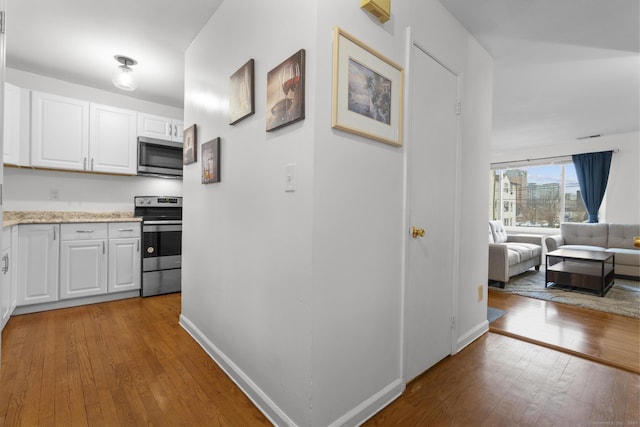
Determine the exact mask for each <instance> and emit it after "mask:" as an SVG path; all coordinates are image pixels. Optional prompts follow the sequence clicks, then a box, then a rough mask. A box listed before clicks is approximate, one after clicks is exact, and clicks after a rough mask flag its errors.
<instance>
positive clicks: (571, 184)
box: [489, 161, 588, 228]
mask: <svg viewBox="0 0 640 427" xmlns="http://www.w3.org/2000/svg"><path fill="white" fill-rule="evenodd" d="M530 163H531V162H530V161H527V164H523V165H522V166H520V165H517V164H515V165H506V166H502V167H495V168H493V169H492V170H491V171H490V178H489V183H490V186H491V193H490V194H491V204H490V206H491V211H490V212H489V218H490V219H499V220H502V222H503V223H504V225H505V226H515V227H542V228H558V227H559V226H560V223H561V222H585V221H587V219H588V215H587V210H586V209H585V207H584V203H583V201H582V197H581V196H580V186H579V185H578V179H577V177H576V170H575V167H574V165H573V163H571V162H570V161H564V162H562V163H560V164H535V165H529V164H530ZM500 189H502V191H500Z"/></svg>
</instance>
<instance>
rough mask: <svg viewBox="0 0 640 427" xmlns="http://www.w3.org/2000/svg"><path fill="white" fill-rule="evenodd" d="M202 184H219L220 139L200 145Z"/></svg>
mask: <svg viewBox="0 0 640 427" xmlns="http://www.w3.org/2000/svg"><path fill="white" fill-rule="evenodd" d="M200 160H201V164H202V183H203V184H211V183H213V182H220V138H215V139H212V140H211V141H207V142H205V143H204V144H202V156H201V158H200Z"/></svg>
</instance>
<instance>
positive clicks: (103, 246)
mask: <svg viewBox="0 0 640 427" xmlns="http://www.w3.org/2000/svg"><path fill="white" fill-rule="evenodd" d="M102 253H103V254H104V240H103V241H102Z"/></svg>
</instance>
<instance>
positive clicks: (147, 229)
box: [142, 224, 182, 233]
mask: <svg viewBox="0 0 640 427" xmlns="http://www.w3.org/2000/svg"><path fill="white" fill-rule="evenodd" d="M163 231H182V224H168V225H146V224H145V225H143V226H142V233H162V232H163Z"/></svg>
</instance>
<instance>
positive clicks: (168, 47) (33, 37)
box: [6, 0, 222, 108]
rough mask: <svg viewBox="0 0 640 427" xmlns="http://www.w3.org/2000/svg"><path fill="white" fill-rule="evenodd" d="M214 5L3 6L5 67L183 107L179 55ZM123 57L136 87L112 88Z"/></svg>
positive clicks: (98, 2) (92, 2)
mask: <svg viewBox="0 0 640 427" xmlns="http://www.w3.org/2000/svg"><path fill="white" fill-rule="evenodd" d="M220 3H222V0H55V1H52V0H7V32H6V34H7V66H8V67H9V68H16V69H19V70H24V71H30V72H33V73H36V74H42V75H46V76H50V77H54V78H57V79H61V80H67V81H72V82H74V83H79V84H82V85H86V86H91V87H96V88H100V89H105V90H109V91H119V92H120V93H122V94H125V95H129V96H133V97H136V98H141V99H145V100H148V101H152V102H157V103H161V104H166V105H171V106H174V107H178V108H183V106H184V102H183V98H184V52H185V50H186V49H187V47H188V46H189V44H191V42H192V41H193V39H194V38H195V36H196V35H197V34H198V33H199V32H200V30H201V29H202V27H203V26H204V24H205V23H206V22H207V21H208V20H209V18H210V17H211V15H213V13H214V12H215V10H216V9H217V8H218V6H219V5H220ZM115 55H125V56H129V57H131V58H134V59H135V60H137V61H138V64H137V65H135V66H134V67H133V70H134V75H135V77H136V80H137V82H138V89H136V91H135V92H125V91H120V90H119V89H116V88H115V87H114V86H113V84H111V77H112V76H113V74H114V73H115V72H116V70H117V67H118V66H119V65H120V64H119V63H118V62H116V60H115V59H114V58H113V57H114V56H115Z"/></svg>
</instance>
